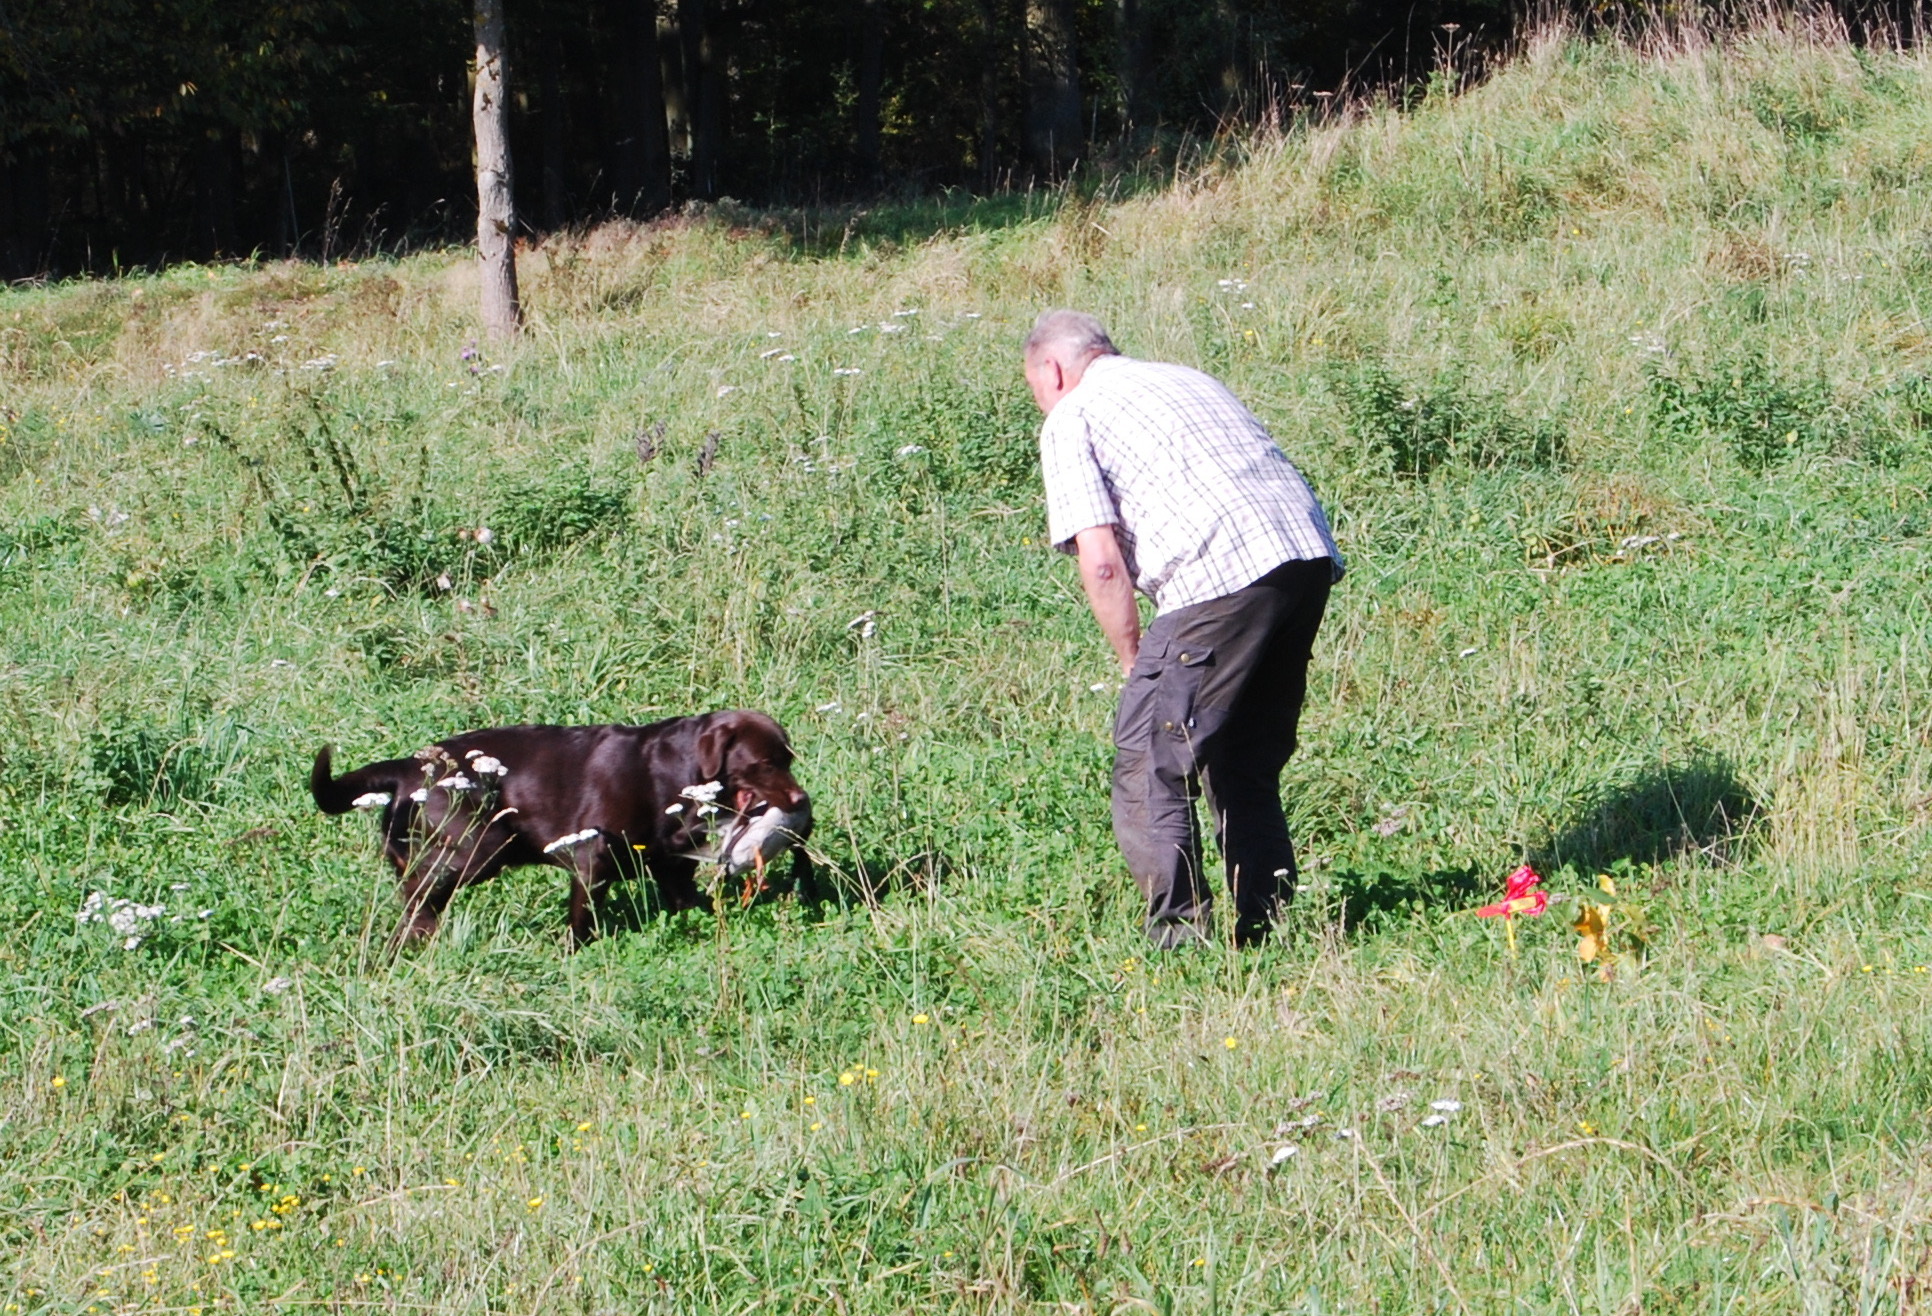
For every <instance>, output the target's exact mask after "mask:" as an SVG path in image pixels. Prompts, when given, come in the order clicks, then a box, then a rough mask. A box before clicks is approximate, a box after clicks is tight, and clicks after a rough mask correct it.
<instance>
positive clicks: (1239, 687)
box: [1113, 558, 1334, 949]
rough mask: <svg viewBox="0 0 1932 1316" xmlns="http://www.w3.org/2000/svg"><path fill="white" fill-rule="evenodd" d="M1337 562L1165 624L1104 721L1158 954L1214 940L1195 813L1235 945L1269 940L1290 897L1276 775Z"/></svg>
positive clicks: (1119, 822)
mask: <svg viewBox="0 0 1932 1316" xmlns="http://www.w3.org/2000/svg"><path fill="white" fill-rule="evenodd" d="M1333 571H1334V564H1333V563H1332V562H1331V561H1330V560H1329V559H1328V558H1321V559H1319V560H1317V561H1306V562H1289V563H1285V564H1283V565H1282V566H1279V567H1277V568H1275V569H1274V570H1273V571H1271V572H1269V573H1268V574H1267V575H1266V576H1264V577H1262V578H1261V579H1260V580H1258V581H1256V582H1255V583H1254V584H1252V585H1250V586H1248V587H1247V588H1246V589H1242V590H1237V591H1236V592H1235V593H1233V594H1229V595H1227V596H1226V597H1224V598H1219V599H1211V600H1209V601H1208V602H1206V603H1197V604H1195V605H1193V606H1192V607H1186V608H1180V609H1177V610H1175V611H1174V612H1171V613H1164V614H1162V615H1161V616H1159V617H1156V618H1155V619H1154V623H1153V625H1151V626H1149V627H1148V628H1147V633H1146V634H1145V635H1143V636H1142V637H1141V642H1140V656H1139V657H1138V658H1137V659H1136V660H1135V662H1134V669H1133V672H1132V673H1131V674H1130V675H1129V676H1128V678H1127V686H1126V689H1125V690H1123V691H1122V692H1121V696H1120V708H1119V710H1118V711H1117V712H1116V713H1115V716H1114V749H1115V754H1114V785H1113V816H1114V837H1115V839H1116V840H1117V841H1119V843H1120V850H1121V853H1122V854H1123V855H1124V856H1125V857H1126V859H1127V866H1128V868H1129V869H1130V870H1131V871H1132V872H1133V875H1134V882H1135V884H1136V885H1138V886H1139V887H1140V891H1141V894H1142V895H1143V896H1145V897H1146V898H1147V935H1148V936H1149V937H1150V938H1152V940H1153V942H1154V944H1155V945H1156V946H1157V947H1160V948H1162V949H1166V948H1168V947H1172V946H1176V945H1179V944H1181V943H1183V942H1187V941H1197V940H1202V939H1205V938H1207V937H1209V936H1210V935H1211V933H1212V923H1211V916H1212V910H1213V905H1214V892H1213V890H1212V888H1211V887H1210V885H1209V883H1208V881H1207V879H1206V877H1205V875H1204V874H1203V873H1202V871H1201V868H1202V859H1201V832H1200V826H1199V822H1198V820H1197V819H1196V817H1195V811H1194V801H1195V800H1196V799H1197V798H1199V797H1200V796H1201V795H1202V794H1203V791H1204V789H1205V794H1206V796H1207V805H1208V813H1209V815H1210V816H1211V818H1212V819H1213V823H1214V831H1215V836H1216V839H1217V840H1218V841H1219V842H1220V845H1221V852H1222V855H1223V857H1224V858H1225V860H1226V864H1227V878H1228V890H1229V893H1230V895H1231V897H1232V898H1233V901H1234V909H1235V920H1236V922H1235V938H1236V940H1237V941H1239V942H1242V943H1244V944H1247V943H1253V942H1256V941H1260V940H1261V939H1263V938H1265V937H1266V936H1267V935H1268V931H1269V929H1270V928H1271V927H1272V926H1273V924H1274V921H1275V918H1276V917H1277V915H1278V914H1279V913H1280V910H1281V907H1282V905H1283V904H1284V903H1286V902H1287V901H1288V900H1289V899H1290V898H1292V897H1293V895H1294V893H1295V848H1294V845H1293V843H1292V842H1291V841H1290V840H1289V838H1288V822H1287V819H1286V818H1285V817H1284V816H1283V815H1282V810H1281V770H1282V768H1283V766H1284V765H1286V764H1287V762H1288V758H1289V756H1290V755H1292V754H1293V753H1294V752H1295V731H1296V726H1297V724H1298V723H1299V722H1300V720H1301V705H1302V700H1303V698H1304V696H1305V695H1306V694H1307V691H1308V660H1309V656H1310V654H1311V653H1312V651H1313V649H1314V644H1315V633H1316V632H1317V631H1318V630H1320V629H1321V624H1322V613H1323V611H1324V610H1325V609H1326V607H1327V605H1328V591H1329V585H1330V581H1331V579H1332V576H1333Z"/></svg>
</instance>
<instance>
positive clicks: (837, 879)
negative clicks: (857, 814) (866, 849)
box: [598, 852, 959, 937]
mask: <svg viewBox="0 0 1932 1316" xmlns="http://www.w3.org/2000/svg"><path fill="white" fill-rule="evenodd" d="M958 871H959V866H958V865H957V864H955V863H954V862H953V861H952V860H951V859H949V858H947V857H946V856H945V855H942V854H933V853H924V852H922V853H918V854H912V855H905V856H901V857H898V858H888V857H885V856H881V855H861V856H857V857H856V858H855V859H854V860H853V861H851V862H850V863H843V864H842V863H834V862H831V861H829V860H827V859H826V858H825V857H824V856H822V855H821V856H818V857H816V858H807V857H806V856H804V855H800V854H794V855H793V857H792V858H791V860H790V861H789V862H787V861H785V860H782V859H781V860H779V861H776V862H774V864H773V865H772V868H771V870H770V871H769V872H768V873H767V875H766V883H765V889H764V890H763V891H760V892H757V893H756V894H755V895H753V896H752V898H751V899H750V900H749V901H746V900H745V899H744V893H745V889H746V888H745V887H744V883H743V879H742V878H731V879H728V880H726V881H724V882H723V883H722V884H721V885H720V886H719V887H718V888H717V898H718V899H719V900H720V901H722V902H723V904H724V907H725V910H726V912H727V913H731V912H734V911H736V910H738V909H740V908H744V907H746V906H747V905H765V904H770V903H772V902H773V901H779V900H796V901H797V902H798V903H799V904H800V905H803V906H805V907H807V908H809V909H813V910H820V909H823V908H824V907H826V906H828V905H829V906H834V907H836V908H839V909H848V908H852V907H854V906H872V905H877V904H880V903H882V902H883V901H885V900H887V899H890V898H891V897H892V896H894V895H895V894H897V893H899V892H903V891H924V890H928V889H930V888H932V887H934V886H937V885H938V884H940V883H941V882H944V881H946V880H948V879H949V878H950V877H951V876H952V875H953V874H955V873H957V872H958ZM687 915H688V916H692V917H693V918H695V922H694V923H693V926H694V927H696V926H697V925H698V924H702V923H705V922H707V921H708V920H709V919H710V918H711V917H712V912H711V911H710V910H708V909H703V908H700V909H694V910H666V909H665V908H664V906H663V903H662V902H661V901H660V900H659V899H658V894H657V887H656V885H655V884H654V883H653V882H652V881H651V879H650V878H649V877H648V876H645V875H640V876H639V877H637V878H635V879H632V880H627V881H621V882H617V883H615V884H613V885H612V886H611V888H610V890H609V892H608V893H607V894H606V896H605V897H604V907H603V910H602V911H601V913H600V914H599V917H598V935H599V936H600V937H609V936H621V935H623V934H625V933H631V932H637V931H639V930H641V929H642V928H643V927H644V926H645V925H646V924H649V923H652V922H655V921H657V920H658V919H662V918H671V919H677V918H680V917H685V916H687Z"/></svg>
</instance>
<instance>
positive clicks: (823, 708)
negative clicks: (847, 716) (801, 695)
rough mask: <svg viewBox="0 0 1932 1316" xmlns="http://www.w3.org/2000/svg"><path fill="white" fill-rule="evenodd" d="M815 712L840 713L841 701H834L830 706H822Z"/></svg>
mask: <svg viewBox="0 0 1932 1316" xmlns="http://www.w3.org/2000/svg"><path fill="white" fill-rule="evenodd" d="M813 711H814V712H819V713H836V712H838V711H839V701H838V700H836V699H834V700H832V701H831V702H830V703H828V704H820V705H819V706H818V707H817V708H816V709H815V710H813Z"/></svg>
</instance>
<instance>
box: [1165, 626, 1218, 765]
mask: <svg viewBox="0 0 1932 1316" xmlns="http://www.w3.org/2000/svg"><path fill="white" fill-rule="evenodd" d="M1213 666H1214V650H1213V649H1210V648H1198V649H1196V648H1187V649H1181V650H1179V651H1178V652H1175V653H1174V655H1173V657H1172V659H1170V660H1169V661H1168V662H1167V663H1166V665H1165V670H1164V671H1163V673H1162V677H1161V689H1160V698H1159V702H1158V705H1157V708H1156V718H1155V727H1154V740H1155V743H1156V744H1159V745H1162V746H1164V747H1165V748H1166V752H1165V753H1163V754H1162V755H1161V757H1162V759H1163V760H1164V761H1165V762H1166V763H1167V764H1168V765H1169V766H1171V767H1175V768H1180V769H1183V770H1185V771H1188V772H1193V771H1194V770H1195V764H1196V759H1197V748H1196V746H1197V741H1198V739H1199V738H1200V736H1201V735H1203V734H1206V733H1207V732H1208V731H1210V730H1211V728H1204V727H1202V726H1201V724H1200V723H1201V713H1202V709H1201V687H1202V685H1203V684H1204V683H1205V682H1206V680H1207V675H1208V672H1209V670H1210V669H1211V668H1213Z"/></svg>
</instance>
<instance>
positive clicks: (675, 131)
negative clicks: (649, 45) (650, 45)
mask: <svg viewBox="0 0 1932 1316" xmlns="http://www.w3.org/2000/svg"><path fill="white" fill-rule="evenodd" d="M657 43H658V44H657V49H658V68H659V69H660V70H661V71H662V74H663V78H662V82H663V88H664V118H665V127H666V135H667V140H668V141H669V143H670V146H671V158H672V159H673V160H682V161H683V162H684V163H685V165H686V166H687V167H689V165H690V163H691V137H692V132H691V109H692V104H691V101H692V95H693V90H694V87H695V80H694V79H693V78H692V77H691V76H690V71H689V69H688V68H687V66H686V64H685V62H684V51H685V45H684V6H683V5H682V4H675V5H673V6H672V10H671V13H670V14H669V15H667V16H666V17H664V18H663V19H661V20H659V22H658V28H657Z"/></svg>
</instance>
